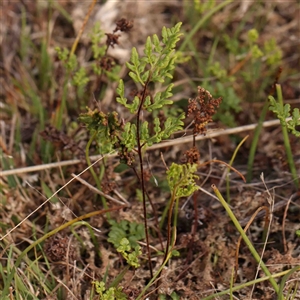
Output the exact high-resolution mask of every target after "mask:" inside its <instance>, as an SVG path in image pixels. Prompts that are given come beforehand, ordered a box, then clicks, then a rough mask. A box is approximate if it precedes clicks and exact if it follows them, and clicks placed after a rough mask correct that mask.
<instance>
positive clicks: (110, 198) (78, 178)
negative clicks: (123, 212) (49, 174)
mask: <svg viewBox="0 0 300 300" xmlns="http://www.w3.org/2000/svg"><path fill="white" fill-rule="evenodd" d="M71 176H72V177H73V178H75V179H76V180H78V181H79V182H81V183H82V184H84V185H85V186H87V187H88V188H89V189H90V190H92V191H93V192H95V193H96V194H99V195H101V196H103V197H104V198H106V199H107V200H111V201H113V202H115V203H117V204H121V205H124V202H125V204H126V205H128V206H130V204H129V202H128V201H127V200H126V199H125V198H123V197H122V200H123V201H124V202H122V201H119V200H117V199H115V198H113V197H111V196H109V195H107V194H105V193H103V192H102V191H100V190H98V189H97V188H95V187H94V186H92V185H91V184H89V183H88V182H86V181H85V180H84V179H82V178H80V177H78V176H77V175H75V174H73V173H72V174H71Z"/></svg>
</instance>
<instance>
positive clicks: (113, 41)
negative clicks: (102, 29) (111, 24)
mask: <svg viewBox="0 0 300 300" xmlns="http://www.w3.org/2000/svg"><path fill="white" fill-rule="evenodd" d="M116 25H117V26H116V28H115V29H114V31H113V33H105V35H106V36H107V39H106V45H107V48H108V47H110V46H111V47H113V48H114V46H115V45H119V37H120V36H121V35H120V34H116V33H115V32H117V31H122V32H128V31H130V30H131V29H132V28H133V21H128V20H126V19H125V18H122V19H120V20H119V21H117V22H116Z"/></svg>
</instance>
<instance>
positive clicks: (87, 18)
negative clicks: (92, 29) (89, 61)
mask: <svg viewBox="0 0 300 300" xmlns="http://www.w3.org/2000/svg"><path fill="white" fill-rule="evenodd" d="M96 3H97V0H93V2H92V3H91V5H90V7H89V10H88V12H87V14H86V16H85V18H84V20H83V23H82V26H81V28H80V30H79V32H78V34H77V37H76V39H75V41H74V43H73V45H72V49H71V51H70V57H71V56H72V55H73V54H74V53H75V50H76V48H77V45H78V43H79V40H80V38H81V36H82V34H83V30H84V28H85V26H86V23H87V21H88V20H89V18H90V15H91V13H92V11H93V9H94V6H95V4H96Z"/></svg>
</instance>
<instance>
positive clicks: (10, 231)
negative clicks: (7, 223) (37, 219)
mask: <svg viewBox="0 0 300 300" xmlns="http://www.w3.org/2000/svg"><path fill="white" fill-rule="evenodd" d="M103 158H104V156H102V157H101V158H99V159H98V160H96V161H95V162H94V163H93V164H91V165H90V166H88V167H87V168H85V169H84V170H83V171H82V172H80V173H79V174H78V175H77V177H79V176H81V175H82V174H83V173H84V172H86V171H87V170H88V169H89V168H91V167H92V166H93V165H95V164H97V163H98V162H99V161H100V160H101V159H103ZM75 179H76V177H73V178H72V179H70V180H69V181H68V182H67V183H66V184H64V185H63V186H62V187H61V188H60V189H58V190H57V191H56V192H55V193H54V194H53V195H52V196H50V197H49V198H48V199H47V200H45V201H44V202H43V203H42V204H41V205H40V206H39V207H37V208H36V209H35V210H34V211H32V212H31V213H30V214H29V215H28V216H27V217H25V218H24V219H23V220H22V221H21V222H20V223H18V224H17V225H16V226H15V227H13V228H12V229H11V230H9V231H8V232H7V233H6V234H5V235H4V236H2V237H0V241H2V240H3V239H4V238H5V237H7V236H8V235H9V234H10V233H12V232H13V231H14V230H15V229H16V228H18V227H19V226H20V225H21V224H23V223H24V222H25V221H26V220H27V219H28V218H30V217H31V216H32V215H33V214H34V213H36V212H37V211H38V210H39V209H41V208H42V207H43V206H44V205H45V204H46V203H47V202H49V201H50V200H51V199H52V198H53V197H54V196H56V195H57V194H58V193H59V192H60V191H61V190H63V189H64V188H65V187H66V186H67V185H68V184H70V183H71V182H72V181H73V180H75Z"/></svg>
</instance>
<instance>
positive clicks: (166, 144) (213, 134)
mask: <svg viewBox="0 0 300 300" xmlns="http://www.w3.org/2000/svg"><path fill="white" fill-rule="evenodd" d="M289 120H291V118H287V119H286V121H289ZM279 124H280V121H279V120H277V119H276V120H271V121H266V122H264V123H263V127H271V126H275V125H279ZM257 125H258V124H250V125H245V126H239V127H235V128H228V129H225V130H220V131H214V132H211V133H207V134H206V135H205V136H201V135H198V136H196V141H201V140H206V139H211V138H214V137H217V136H222V135H229V134H235V133H240V132H244V131H248V130H254V129H255V128H256V126H257ZM190 142H191V137H190V136H185V137H182V138H177V139H173V140H170V141H165V142H162V143H159V144H155V145H152V146H151V147H149V148H147V151H151V150H156V149H160V148H165V147H170V146H175V145H181V144H184V143H190ZM116 156H117V154H116V153H115V154H110V155H107V156H106V157H108V158H110V157H116ZM100 157H102V155H94V156H91V157H90V159H91V161H94V160H97V159H99V158H100ZM79 163H83V161H82V160H80V159H74V160H65V161H62V162H56V163H49V164H43V165H38V166H32V167H25V168H18V169H12V170H5V171H2V172H0V176H3V177H4V176H9V175H17V174H24V173H30V172H38V171H44V170H45V169H51V168H57V167H59V166H69V165H76V164H79Z"/></svg>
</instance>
